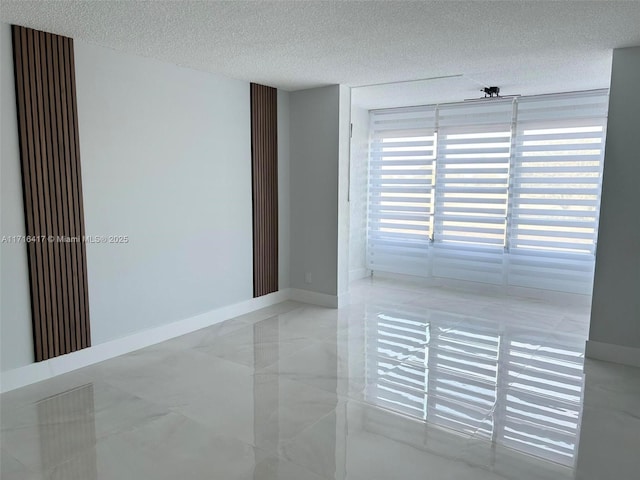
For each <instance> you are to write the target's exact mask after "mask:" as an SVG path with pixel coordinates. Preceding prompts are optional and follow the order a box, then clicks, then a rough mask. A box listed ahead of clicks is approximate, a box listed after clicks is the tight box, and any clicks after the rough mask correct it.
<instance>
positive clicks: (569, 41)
mask: <svg viewBox="0 0 640 480" xmlns="http://www.w3.org/2000/svg"><path fill="white" fill-rule="evenodd" d="M0 19H1V20H2V21H3V22H8V23H15V24H19V25H24V26H28V27H32V28H37V29H40V30H45V31H49V32H53V33H58V34H62V35H67V36H71V37H74V38H77V39H81V40H84V41H87V42H91V43H95V44H98V45H103V46H106V47H110V48H113V49H116V50H120V51H124V52H130V53H134V54H138V55H144V56H147V57H152V58H157V59H160V60H164V61H167V62H171V63H175V64H178V65H183V66H187V67H192V68H196V69H199V70H205V71H210V72H215V73H219V74H223V75H227V76H230V77H234V78H239V79H244V80H249V81H254V82H258V83H263V84H266V85H271V86H275V87H279V88H282V89H286V90H298V89H303V88H310V87H315V86H320V85H327V84H335V83H341V84H346V85H350V86H361V85H368V84H379V83H383V82H397V81H405V80H415V79H424V78H430V77H439V76H451V75H462V76H456V77H453V78H449V79H441V80H433V81H428V82H415V83H405V84H402V86H393V87H388V86H387V87H376V88H373V89H362V90H356V91H354V97H355V99H356V100H357V101H358V102H359V103H360V104H361V105H363V106H366V107H368V108H374V107H381V106H389V105H393V104H398V102H400V103H402V104H415V103H416V102H418V103H434V102H441V101H453V100H462V99H463V98H470V97H477V96H479V95H480V92H479V89H480V88H481V87H482V86H483V85H498V86H500V87H501V88H502V93H503V94H516V93H519V94H534V93H548V92H553V91H567V90H583V89H590V88H600V87H607V86H608V85H609V74H610V66H611V50H612V49H613V48H617V47H625V46H634V45H640V1H624V2H623V1H551V2H546V1H517V0H511V1H505V2H484V1H461V2H459V1H437V2H433V1H420V2H410V1H368V2H367V1H365V2H352V1H340V2H319V1H295V2H270V1H237V2H236V1H232V2H212V1H209V2H206V1H204V2H203V1H197V2H192V1H182V2H158V1H151V2H142V1H136V2H110V1H71V2H66V1H65V2H57V1H47V2H27V1H11V0H2V2H1V3H0ZM385 102H387V103H385Z"/></svg>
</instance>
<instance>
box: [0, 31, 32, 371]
mask: <svg viewBox="0 0 640 480" xmlns="http://www.w3.org/2000/svg"><path fill="white" fill-rule="evenodd" d="M0 105H1V107H2V108H0V188H1V191H0V195H1V197H0V206H1V208H2V211H1V215H0V224H1V225H0V226H1V231H2V235H24V234H25V222H24V210H23V208H24V207H23V199H22V176H21V173H20V151H19V144H18V125H17V121H16V98H15V86H14V80H13V53H12V48H11V27H10V26H9V25H7V24H5V23H0ZM0 276H1V278H0V371H5V370H11V369H14V368H17V367H20V366H22V365H27V364H29V363H32V362H33V360H34V356H33V342H32V339H31V335H32V333H31V297H30V294H29V274H28V264H27V249H26V247H25V245H24V244H22V243H20V244H12V243H4V242H3V243H0Z"/></svg>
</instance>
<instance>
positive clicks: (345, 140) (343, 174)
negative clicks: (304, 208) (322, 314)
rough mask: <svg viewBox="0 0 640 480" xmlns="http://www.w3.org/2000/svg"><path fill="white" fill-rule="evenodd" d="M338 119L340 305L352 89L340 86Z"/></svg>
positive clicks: (344, 287)
mask: <svg viewBox="0 0 640 480" xmlns="http://www.w3.org/2000/svg"><path fill="white" fill-rule="evenodd" d="M339 92H340V98H339V100H338V103H339V115H340V118H339V120H338V297H339V298H340V299H341V300H340V303H339V305H338V306H342V305H344V304H345V303H346V302H347V294H348V293H349V222H350V212H349V155H350V153H349V152H350V150H351V145H350V143H351V138H350V137H351V132H350V130H351V129H350V125H351V89H350V88H349V87H346V86H344V85H340V87H339Z"/></svg>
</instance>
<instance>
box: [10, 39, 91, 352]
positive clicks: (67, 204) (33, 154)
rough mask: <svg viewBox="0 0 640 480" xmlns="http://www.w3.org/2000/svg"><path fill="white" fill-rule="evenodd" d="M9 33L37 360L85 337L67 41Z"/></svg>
mask: <svg viewBox="0 0 640 480" xmlns="http://www.w3.org/2000/svg"><path fill="white" fill-rule="evenodd" d="M12 38H13V51H14V71H15V82H16V103H17V113H18V130H19V138H20V157H21V166H22V182H23V195H24V211H25V226H26V235H27V237H28V238H30V239H31V241H30V242H27V245H26V248H27V256H28V260H29V277H30V288H31V311H32V318H33V340H34V342H33V343H34V352H35V358H36V361H41V360H46V359H48V358H52V357H55V356H58V355H62V354H65V353H69V352H72V351H76V350H79V349H81V348H85V347H88V346H90V344H91V335H90V327H89V302H88V288H87V266H86V249H85V244H84V242H83V241H82V240H83V238H84V210H83V205H82V175H81V169H80V147H79V137H78V112H77V103H76V91H75V64H74V58H73V57H74V55H73V40H72V39H70V38H66V37H62V36H59V35H53V34H50V33H45V32H40V31H37V30H33V29H28V28H24V27H18V26H13V27H12ZM63 238H70V239H72V241H70V242H65V241H61V239H63Z"/></svg>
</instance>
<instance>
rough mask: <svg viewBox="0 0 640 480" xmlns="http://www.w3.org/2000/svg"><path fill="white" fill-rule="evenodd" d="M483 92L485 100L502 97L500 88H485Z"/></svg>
mask: <svg viewBox="0 0 640 480" xmlns="http://www.w3.org/2000/svg"><path fill="white" fill-rule="evenodd" d="M480 91H481V92H484V98H493V97H499V96H500V87H484V88H483V89H482V90H480Z"/></svg>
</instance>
